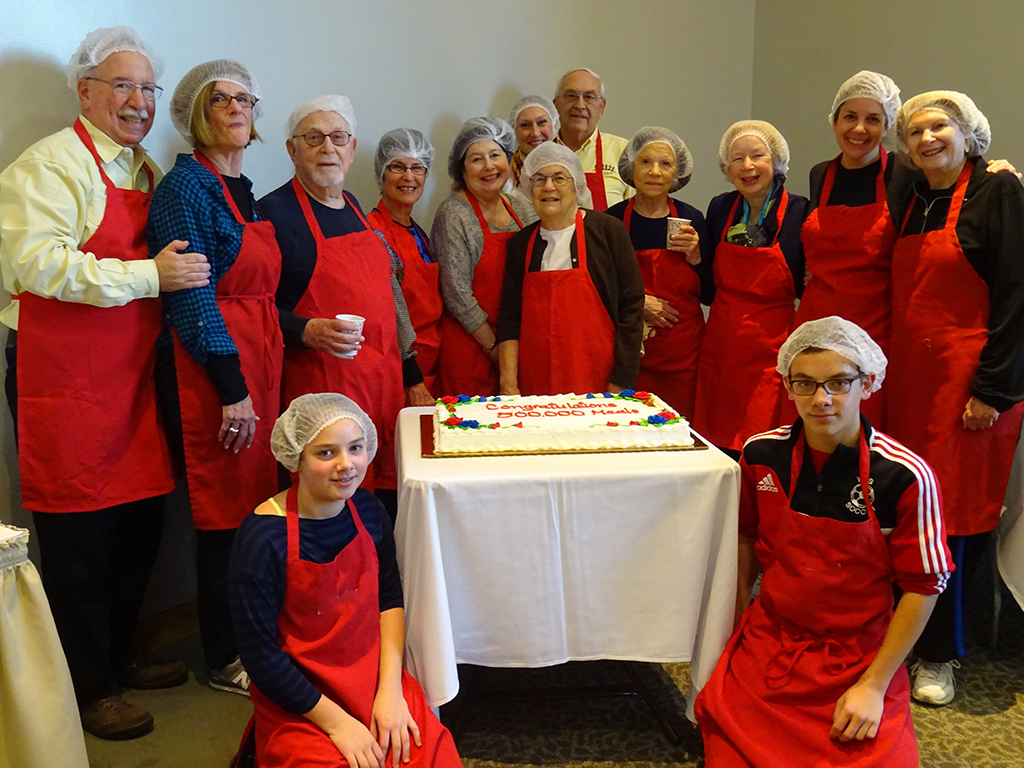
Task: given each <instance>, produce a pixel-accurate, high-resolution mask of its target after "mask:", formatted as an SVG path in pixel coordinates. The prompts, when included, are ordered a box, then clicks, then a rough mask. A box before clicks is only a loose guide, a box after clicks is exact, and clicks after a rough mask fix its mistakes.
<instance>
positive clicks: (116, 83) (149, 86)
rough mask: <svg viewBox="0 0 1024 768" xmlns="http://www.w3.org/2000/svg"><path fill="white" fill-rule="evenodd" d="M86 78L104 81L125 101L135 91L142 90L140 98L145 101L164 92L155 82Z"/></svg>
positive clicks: (155, 98) (152, 99)
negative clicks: (140, 82)
mask: <svg viewBox="0 0 1024 768" xmlns="http://www.w3.org/2000/svg"><path fill="white" fill-rule="evenodd" d="M85 79H86V80H94V81H95V82H97V83H106V84H107V85H109V86H110V89H111V90H112V91H113V92H114V93H116V94H117V95H118V96H120V97H121V98H123V99H124V100H125V101H127V100H128V99H130V98H131V97H132V94H134V93H135V92H136V91H142V98H144V99H145V100H146V101H156V100H157V99H159V98H160V94H161V93H163V92H164V89H163V88H161V87H160V86H159V85H157V84H156V83H142V84H141V85H140V84H139V83H133V82H132V81H131V80H104V79H103V78H101V77H87V78H85Z"/></svg>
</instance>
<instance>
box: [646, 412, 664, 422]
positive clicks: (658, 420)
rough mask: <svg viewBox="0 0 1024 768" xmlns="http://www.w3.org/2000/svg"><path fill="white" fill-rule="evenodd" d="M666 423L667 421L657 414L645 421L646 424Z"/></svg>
mask: <svg viewBox="0 0 1024 768" xmlns="http://www.w3.org/2000/svg"><path fill="white" fill-rule="evenodd" d="M666 421H668V419H666V418H665V417H664V416H658V415H657V414H655V415H654V416H649V417H648V419H647V423H648V424H664V423H665V422H666Z"/></svg>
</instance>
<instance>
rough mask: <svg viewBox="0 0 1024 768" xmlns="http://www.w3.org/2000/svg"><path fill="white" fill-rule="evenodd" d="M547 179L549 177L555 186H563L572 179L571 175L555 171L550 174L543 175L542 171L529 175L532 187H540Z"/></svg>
mask: <svg viewBox="0 0 1024 768" xmlns="http://www.w3.org/2000/svg"><path fill="white" fill-rule="evenodd" d="M548 179H551V183H552V184H554V185H555V186H556V187H564V186H565V185H566V184H568V183H569V182H570V181H572V176H566V175H565V174H564V173H555V174H552V175H551V176H545V175H544V174H543V173H535V174H533V176H531V177H530V186H532V187H533V188H534V189H540V188H541V187H543V186H545V185H546V184H547V183H548Z"/></svg>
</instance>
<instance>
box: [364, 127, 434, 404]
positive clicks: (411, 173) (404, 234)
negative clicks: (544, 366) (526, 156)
mask: <svg viewBox="0 0 1024 768" xmlns="http://www.w3.org/2000/svg"><path fill="white" fill-rule="evenodd" d="M433 160H434V147H433V145H431V143H430V142H429V141H428V140H427V137H426V136H424V135H423V134H422V133H420V132H419V131H416V130H413V129H411V128H396V129H395V130H393V131H388V132H387V133H385V134H384V135H383V136H381V137H380V141H379V142H377V152H376V155H375V156H374V160H373V168H374V171H375V172H376V174H377V184H378V186H380V202H379V203H377V207H376V208H374V209H373V210H372V211H371V212H370V215H369V216H367V217H366V219H367V221H369V222H370V225H371V226H372V227H373V228H374V229H376V230H377V231H378V232H380V233H381V234H383V235H384V237H385V238H386V239H387V241H388V243H389V244H390V245H391V248H392V250H394V251H395V253H397V254H398V256H399V258H401V260H402V265H403V266H402V272H401V285H402V295H403V296H404V297H405V301H406V304H407V305H408V307H409V320H410V321H411V322H412V326H413V330H415V331H416V340H415V341H414V342H413V344H412V348H413V349H414V350H416V363H417V365H419V369H420V372H421V373H422V374H423V384H424V386H425V388H426V389H425V390H424V386H418V387H414V388H411V389H410V390H409V391H408V394H407V400H408V403H409V405H430V404H432V403H433V400H432V398H431V397H430V395H429V393H430V392H433V391H434V387H435V383H436V379H437V358H438V353H439V352H440V350H441V310H442V309H443V305H442V303H441V289H440V286H439V284H438V267H437V261H436V259H434V255H433V253H431V251H430V246H429V245H428V244H427V233H426V232H424V231H423V228H422V227H421V226H420V225H419V224H417V223H416V222H415V221H413V218H412V209H413V206H414V205H416V203H417V202H418V201H419V199H420V198H421V197H423V185H424V183H425V182H426V180H427V173H429V171H430V164H431V162H433ZM424 398H425V399H424Z"/></svg>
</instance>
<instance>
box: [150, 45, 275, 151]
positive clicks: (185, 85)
mask: <svg viewBox="0 0 1024 768" xmlns="http://www.w3.org/2000/svg"><path fill="white" fill-rule="evenodd" d="M221 80H223V81H224V82H227V83H234V84H235V85H240V86H241V87H242V88H245V90H247V91H248V92H249V93H250V95H252V96H255V97H256V98H257V99H258V98H260V86H259V83H257V82H256V78H255V77H253V76H252V73H251V72H249V70H248V69H247V68H246V67H245V65H244V64H242V63H241V62H238V61H235V60H234V59H214V60H213V61H206V62H203V63H202V64H200V65H198V66H195V67H192V69H190V70H189V71H188V73H187V74H186V75H185V76H184V77H183V78H181V82H180V83H178V87H177V88H175V89H174V95H173V96H171V106H170V112H171V122H172V123H174V127H175V128H177V129H178V133H180V134H181V135H182V136H184V137H185V138H186V139H188V140H189V142H191V141H192V110H193V108H194V107H195V103H196V97H197V96H199V92H200V91H201V90H203V88H204V87H205V86H207V85H209V84H210V83H216V82H218V81H221ZM261 114H263V108H262V107H261V106H260V105H259V104H257V105H256V106H255V107H253V108H252V119H253V120H254V121H255V120H256V118H257V117H259V116H260V115H261Z"/></svg>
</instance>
